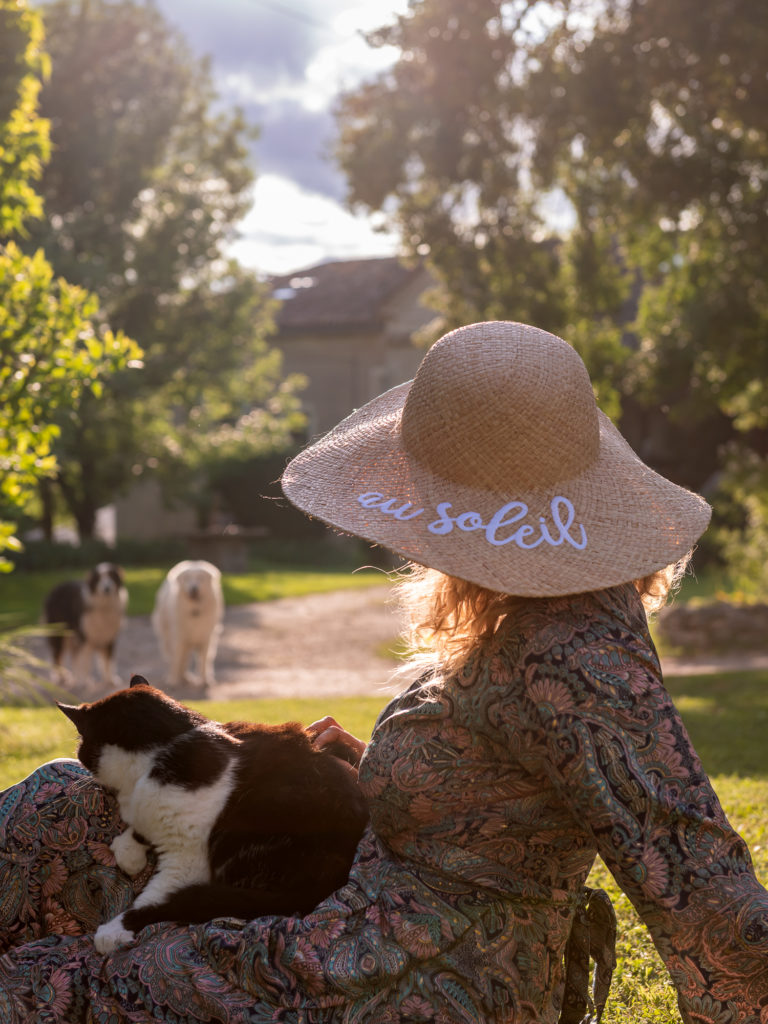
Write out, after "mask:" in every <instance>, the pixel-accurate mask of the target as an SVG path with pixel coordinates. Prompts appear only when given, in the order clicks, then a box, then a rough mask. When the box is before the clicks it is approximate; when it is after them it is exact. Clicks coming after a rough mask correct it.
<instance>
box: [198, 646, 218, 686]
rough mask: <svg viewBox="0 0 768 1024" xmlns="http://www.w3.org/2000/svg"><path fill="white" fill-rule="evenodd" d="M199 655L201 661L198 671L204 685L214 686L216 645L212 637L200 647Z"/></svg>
mask: <svg viewBox="0 0 768 1024" xmlns="http://www.w3.org/2000/svg"><path fill="white" fill-rule="evenodd" d="M197 657H198V661H199V666H198V671H199V673H200V679H201V680H202V683H203V686H213V685H214V683H215V682H216V680H215V679H214V676H213V659H214V658H215V657H216V645H215V644H214V643H211V638H210V637H209V638H208V640H206V641H205V642H204V643H203V644H201V646H200V647H199V648H198V651H197Z"/></svg>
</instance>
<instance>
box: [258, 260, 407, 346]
mask: <svg viewBox="0 0 768 1024" xmlns="http://www.w3.org/2000/svg"><path fill="white" fill-rule="evenodd" d="M419 273H421V268H420V267H405V266H403V265H402V263H400V261H399V260H398V259H397V257H395V256H389V257H383V258H380V259H366V260H339V261H337V262H332V263H319V264H318V265H317V266H314V267H308V268H307V269H306V270H301V271H298V272H297V273H294V274H284V275H282V276H280V277H271V278H270V284H271V285H272V294H273V295H274V296H275V298H278V299H281V300H282V306H281V308H280V310H279V312H278V314H277V326H278V329H279V330H280V332H293V331H312V332H323V331H333V332H334V333H339V332H343V331H359V330H377V329H379V328H380V327H381V326H382V321H383V311H384V306H385V305H386V303H387V302H388V301H389V300H390V299H391V298H392V296H393V295H394V294H395V293H396V292H398V291H400V290H401V289H402V288H404V287H405V286H406V285H407V284H409V283H410V282H411V281H412V280H413V279H414V277H416V276H417V275H418V274H419Z"/></svg>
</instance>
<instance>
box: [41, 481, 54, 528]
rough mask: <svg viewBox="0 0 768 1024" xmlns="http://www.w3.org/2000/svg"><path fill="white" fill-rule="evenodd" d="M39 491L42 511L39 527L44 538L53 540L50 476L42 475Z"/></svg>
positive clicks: (51, 484)
mask: <svg viewBox="0 0 768 1024" xmlns="http://www.w3.org/2000/svg"><path fill="white" fill-rule="evenodd" d="M38 490H39V492H40V503H41V505H42V507H43V512H42V515H41V517H40V528H41V529H42V531H43V536H44V537H45V539H46V540H49V541H52V540H53V510H54V502H53V481H52V480H51V479H50V477H47V476H46V477H43V479H42V480H41V481H40V483H39V485H38Z"/></svg>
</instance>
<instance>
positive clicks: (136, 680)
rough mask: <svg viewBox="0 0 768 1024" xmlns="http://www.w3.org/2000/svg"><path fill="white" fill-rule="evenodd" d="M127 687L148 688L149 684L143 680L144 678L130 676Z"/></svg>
mask: <svg viewBox="0 0 768 1024" xmlns="http://www.w3.org/2000/svg"><path fill="white" fill-rule="evenodd" d="M128 686H129V688H130V687H131V686H149V683H148V682H147V680H146V679H145V678H144V676H138V675H137V676H131V681H130V683H129V684H128Z"/></svg>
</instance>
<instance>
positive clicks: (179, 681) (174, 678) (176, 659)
mask: <svg viewBox="0 0 768 1024" xmlns="http://www.w3.org/2000/svg"><path fill="white" fill-rule="evenodd" d="M188 660H189V650H188V648H187V645H186V644H185V643H182V642H181V640H179V639H178V637H177V638H176V642H175V644H174V645H173V657H172V658H171V671H170V676H169V680H168V681H169V682H170V684H171V686H183V685H184V682H185V680H186V675H187V673H186V669H187V661H188Z"/></svg>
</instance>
